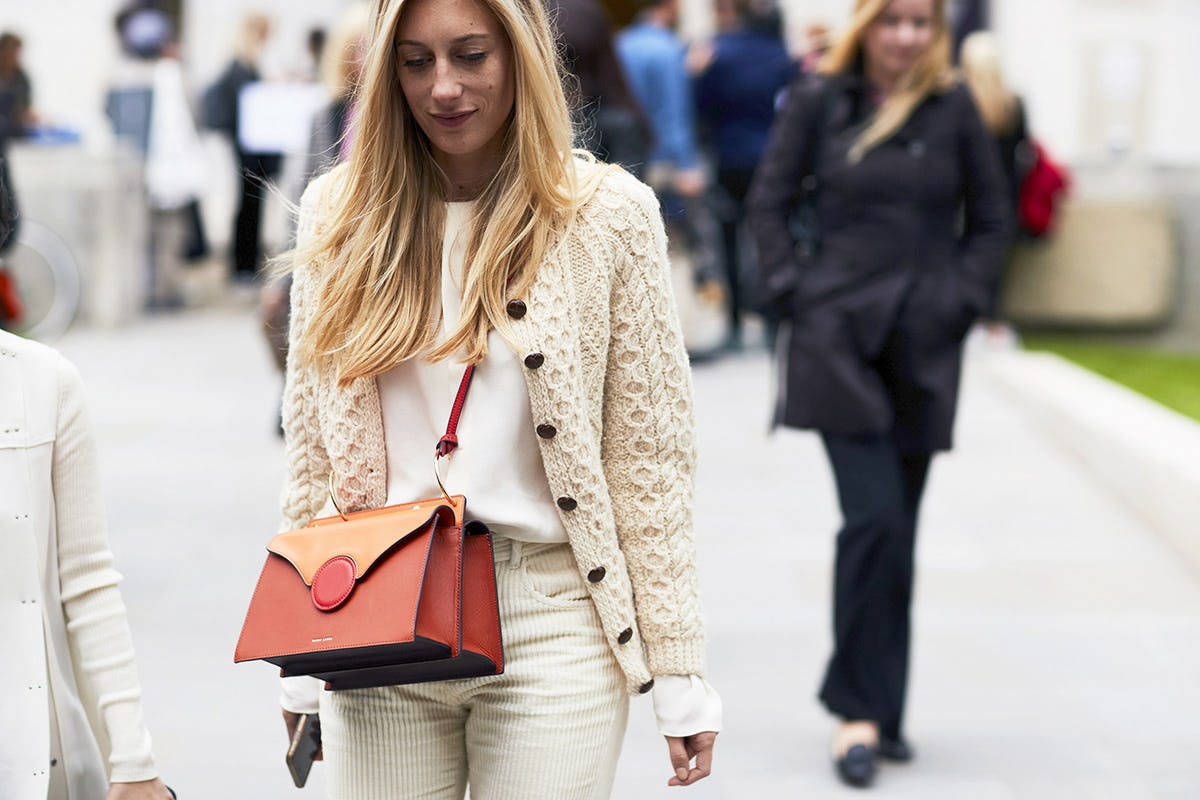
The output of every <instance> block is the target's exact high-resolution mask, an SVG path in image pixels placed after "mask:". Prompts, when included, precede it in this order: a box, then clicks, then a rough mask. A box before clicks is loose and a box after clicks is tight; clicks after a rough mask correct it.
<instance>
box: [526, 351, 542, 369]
mask: <svg viewBox="0 0 1200 800" xmlns="http://www.w3.org/2000/svg"><path fill="white" fill-rule="evenodd" d="M545 363H546V357H545V356H544V355H542V354H541V353H530V354H529V355H527V356H525V366H527V367H529V368H530V369H537V368H538V367H540V366H541V365H542V364H545Z"/></svg>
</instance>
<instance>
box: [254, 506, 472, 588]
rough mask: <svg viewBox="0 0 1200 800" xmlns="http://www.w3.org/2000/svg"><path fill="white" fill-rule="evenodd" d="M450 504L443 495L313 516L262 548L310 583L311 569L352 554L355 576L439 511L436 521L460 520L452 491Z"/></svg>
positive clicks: (359, 576) (314, 569)
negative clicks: (305, 524) (343, 513)
mask: <svg viewBox="0 0 1200 800" xmlns="http://www.w3.org/2000/svg"><path fill="white" fill-rule="evenodd" d="M452 499H453V501H454V505H453V506H450V505H448V504H447V503H446V498H444V497H439V498H436V499H434V500H419V501H416V502H413V503H401V504H399V505H394V506H385V507H383V508H375V509H371V510H369V511H355V512H353V513H350V514H347V515H346V518H345V519H342V518H341V517H323V518H321V519H315V520H313V521H312V522H311V523H309V526H308V527H307V528H301V529H300V530H296V531H287V532H286V533H281V534H279V535H277V536H276V537H275V538H273V539H271V541H270V542H268V543H267V550H269V551H271V552H272V553H275V554H276V555H278V556H280V557H282V558H285V559H287V560H288V561H289V562H290V563H291V565H292V566H293V567H295V568H296V571H297V572H299V573H300V577H301V578H303V579H304V583H305V585H307V586H312V581H313V576H314V575H315V574H316V573H317V570H319V569H320V568H321V566H322V565H323V564H324V563H325V562H327V561H328V560H329V559H331V558H336V557H337V556H349V557H350V558H352V559H353V560H354V565H355V578H361V577H362V576H363V575H365V574H366V573H367V572H368V571H369V570H370V569H371V567H372V565H374V563H375V561H376V560H378V558H379V557H380V556H382V555H383V554H384V553H386V552H387V551H388V550H390V549H391V548H392V546H393V545H395V544H396V543H397V542H400V541H401V540H403V539H404V538H405V537H407V536H409V535H411V534H413V533H415V532H416V531H419V530H421V529H422V528H424V527H425V525H426V524H427V523H428V522H429V521H430V520H431V519H432V518H433V517H434V516H435V515H437V514H438V513H439V511H440V513H441V514H443V515H444V516H445V519H443V520H442V521H441V524H445V525H450V524H451V515H453V520H454V522H453V524H454V525H461V524H462V515H463V511H464V510H465V507H466V500H465V498H463V497H462V496H461V495H455V496H454V497H453V498H452Z"/></svg>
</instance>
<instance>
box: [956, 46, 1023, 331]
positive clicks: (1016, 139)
mask: <svg viewBox="0 0 1200 800" xmlns="http://www.w3.org/2000/svg"><path fill="white" fill-rule="evenodd" d="M959 66H960V67H961V70H962V77H963V82H964V83H965V84H966V86H967V88H968V89H970V90H971V97H973V98H974V99H975V105H977V106H978V107H979V115H980V116H981V117H982V118H983V125H984V127H985V128H987V130H988V133H990V134H991V135H992V139H993V140H994V141H995V142H996V148H997V150H998V152H999V154H1000V167H1001V170H1002V171H1003V172H1004V179H1005V185H1006V187H1007V188H1008V201H1009V208H1010V209H1012V212H1013V214H1014V215H1015V214H1016V210H1017V198H1018V196H1019V193H1020V189H1021V178H1022V176H1023V175H1024V174H1025V171H1026V169H1028V167H1029V161H1030V153H1029V131H1028V128H1027V126H1026V121H1025V104H1024V103H1022V102H1021V98H1020V97H1018V96H1017V93H1016V92H1014V91H1013V90H1012V89H1011V88H1009V86H1008V83H1007V82H1005V80H1004V73H1003V71H1002V70H1001V64H1000V45H999V43H998V42H997V41H996V36H995V35H994V34H992V33H990V32H989V31H976V32H975V33H972V34H971V35H970V36H968V37H967V38H966V39H964V40H963V44H962V50H961V51H960V52H959ZM1001 284H1002V279H1001V280H997V281H996V285H995V287H994V288H993V291H992V295H991V300H990V302H989V304H988V307H987V309H986V311H985V313H984V317H985V318H986V319H987V320H988V331H989V333H990V334H991V335H992V336H993V337H997V338H1011V337H1012V336H1013V333H1012V331H1011V330H1010V329H1009V328H1008V327H1007V326H1006V325H1004V323H1002V322H1000V321H999V317H1000V308H999V306H1000V288H1001Z"/></svg>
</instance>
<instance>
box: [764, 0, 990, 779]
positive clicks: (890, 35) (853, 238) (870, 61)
mask: <svg viewBox="0 0 1200 800" xmlns="http://www.w3.org/2000/svg"><path fill="white" fill-rule="evenodd" d="M802 187H804V188H803V189H802ZM797 203H800V204H802V205H803V204H809V205H810V206H811V208H812V209H814V211H815V214H814V215H812V216H813V217H814V218H815V222H816V224H815V235H812V236H810V238H811V239H812V241H811V242H810V243H809V245H810V246H809V247H807V248H806V247H803V246H800V247H798V246H797V243H796V241H794V239H793V236H792V234H791V230H792V229H791V227H790V226H789V219H790V218H791V216H792V214H793V213H794V208H795V206H796V205H797ZM748 208H749V220H750V224H751V227H752V229H753V231H754V234H755V238H756V240H757V244H758V249H759V254H760V258H761V259H762V263H763V267H764V270H765V271H766V275H767V277H766V283H767V287H768V290H769V292H770V293H771V295H772V297H773V299H774V301H775V304H776V307H777V308H779V309H780V310H781V311H782V312H783V316H784V317H785V318H786V319H787V320H788V321H787V322H786V323H785V324H784V326H783V327H782V328H781V330H780V335H779V342H778V345H779V347H778V349H779V353H780V370H779V372H780V379H779V390H780V395H779V399H778V403H777V407H776V416H775V421H776V423H777V424H781V425H785V426H788V427H794V428H810V429H815V430H817V431H819V432H820V433H821V436H822V440H823V442H824V445H825V449H826V452H827V454H828V456H829V460H830V464H831V465H832V468H833V472H834V476H835V479H836V483H837V490H838V498H839V501H840V504H841V509H842V514H843V517H844V526H843V528H842V530H841V532H840V534H839V536H838V540H837V563H836V567H835V588H834V594H835V597H834V652H833V655H832V657H831V659H830V661H829V665H828V668H827V671H826V675H825V680H824V683H823V685H822V688H821V695H820V696H821V700H822V701H823V702H824V704H825V705H826V707H827V708H828V709H829V710H830V711H831V712H832V713H833V714H835V715H836V716H838V717H840V718H841V720H842V724H841V725H840V726H839V728H838V731H837V733H836V735H835V737H834V743H833V756H834V759H835V762H836V765H837V768H838V772H839V775H840V776H841V777H842V779H843V780H844V781H846V782H847V783H851V784H854V785H866V784H868V783H870V781H871V779H872V778H873V776H874V773H875V759H876V757H877V756H882V757H885V758H892V759H898V760H907V759H908V758H910V757H911V750H910V749H909V747H908V745H907V744H906V743H905V741H904V739H903V735H902V734H903V732H902V724H903V715H904V698H905V690H906V686H907V672H908V652H909V605H910V599H911V593H912V581H913V549H914V542H915V530H916V520H917V511H918V507H919V504H920V500H921V495H922V492H923V489H924V485H925V478H926V475H927V472H928V468H929V462H930V458H931V456H932V454H933V453H934V452H936V451H938V450H945V449H948V448H949V447H950V443H951V430H952V428H953V423H954V412H955V403H956V400H957V394H958V382H959V369H960V361H961V356H962V340H963V337H964V336H965V334H966V332H967V330H968V329H969V328H970V326H971V324H972V322H973V321H974V320H975V318H976V317H977V316H978V315H979V314H980V312H981V311H982V310H983V309H984V308H985V307H986V305H987V303H988V299H989V294H990V288H991V285H992V282H993V280H994V278H995V275H996V273H997V271H998V270H999V268H1000V265H1001V260H1002V257H1003V254H1004V249H1005V246H1006V244H1007V241H1008V229H1009V225H1010V222H1009V216H1010V215H1009V212H1008V202H1007V193H1006V190H1005V186H1004V181H1003V178H1002V177H1001V174H1000V167H999V164H998V161H997V156H996V150H995V146H994V145H993V143H992V141H991V139H990V137H989V136H988V134H987V133H986V132H985V131H984V129H983V126H982V124H981V122H980V119H979V114H978V112H977V111H976V109H975V106H974V104H973V103H972V101H971V98H970V95H969V94H968V93H967V91H966V90H965V89H964V88H963V87H962V86H960V85H957V84H956V83H955V82H954V80H953V79H952V73H951V70H950V35H949V31H948V30H947V25H946V19H945V15H944V9H943V4H942V3H940V2H936V0H857V2H856V4H855V11H854V14H853V16H852V18H851V21H850V24H849V26H848V31H847V34H846V36H845V37H844V38H843V39H842V40H841V41H840V42H838V43H837V44H836V45H835V46H834V47H833V48H832V50H831V51H830V53H829V54H828V56H827V57H826V59H825V60H824V62H823V63H822V66H821V69H820V74H819V75H817V76H815V77H814V78H811V79H807V80H806V79H803V78H802V79H800V82H799V83H797V84H795V85H794V86H793V87H792V90H791V92H790V94H789V97H788V100H787V102H786V105H785V107H784V108H783V110H782V111H781V113H780V115H779V117H778V118H777V121H776V123H775V125H774V127H773V130H772V135H771V141H770V144H769V145H768V147H767V151H766V154H765V155H764V158H763V161H762V163H761V164H760V166H759V169H758V171H757V173H756V176H755V181H754V185H753V187H752V189H751V192H750V196H749V200H748ZM813 227H814V226H811V225H810V226H809V229H810V230H812V229H813Z"/></svg>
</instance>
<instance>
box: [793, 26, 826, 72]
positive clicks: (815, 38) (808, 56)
mask: <svg viewBox="0 0 1200 800" xmlns="http://www.w3.org/2000/svg"><path fill="white" fill-rule="evenodd" d="M829 41H830V30H829V26H828V25H826V24H825V23H824V22H811V23H809V24H808V25H807V26H806V27H805V28H804V56H803V58H802V59H801V62H800V65H801V68H802V69H803V70H804V72H810V73H811V72H816V71H817V68H818V67H819V66H820V64H821V59H823V58H824V57H825V54H826V53H828V52H829Z"/></svg>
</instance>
